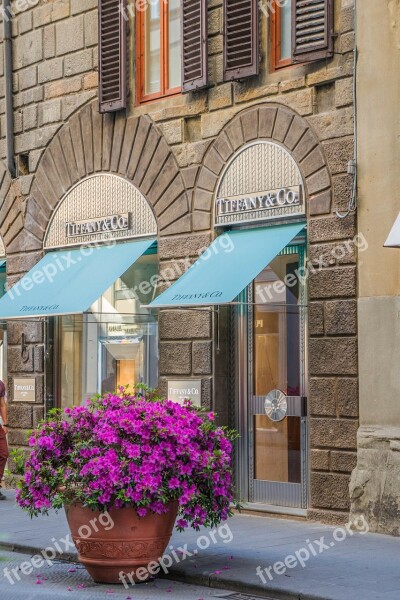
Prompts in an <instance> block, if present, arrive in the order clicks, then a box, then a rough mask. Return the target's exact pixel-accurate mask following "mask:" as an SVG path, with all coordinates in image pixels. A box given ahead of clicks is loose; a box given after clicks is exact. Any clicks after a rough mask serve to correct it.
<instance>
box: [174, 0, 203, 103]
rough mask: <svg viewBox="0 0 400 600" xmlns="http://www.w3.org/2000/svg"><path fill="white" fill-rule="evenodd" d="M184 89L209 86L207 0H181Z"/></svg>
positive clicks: (190, 89)
mask: <svg viewBox="0 0 400 600" xmlns="http://www.w3.org/2000/svg"><path fill="white" fill-rule="evenodd" d="M181 10H182V19H181V21H182V91H183V92H191V91H193V90H198V89H201V88H204V87H206V86H207V79H208V77H207V73H208V64H207V35H208V25H207V1H206V0H181Z"/></svg>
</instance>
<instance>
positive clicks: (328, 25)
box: [292, 0, 334, 63]
mask: <svg viewBox="0 0 400 600" xmlns="http://www.w3.org/2000/svg"><path fill="white" fill-rule="evenodd" d="M333 9H334V7H333V0H293V12H292V46H293V57H292V58H293V62H294V63H302V62H312V61H315V60H321V59H323V58H330V57H331V56H333V42H334V12H333Z"/></svg>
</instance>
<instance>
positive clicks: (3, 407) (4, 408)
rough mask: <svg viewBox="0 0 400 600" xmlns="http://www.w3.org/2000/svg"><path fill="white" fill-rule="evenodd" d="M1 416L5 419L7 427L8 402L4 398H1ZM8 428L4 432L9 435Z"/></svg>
mask: <svg viewBox="0 0 400 600" xmlns="http://www.w3.org/2000/svg"><path fill="white" fill-rule="evenodd" d="M0 415H1V418H2V419H3V423H4V424H5V425H7V423H8V421H7V403H6V400H5V398H4V396H2V397H1V398H0ZM7 430H8V428H7V427H4V431H5V432H6V433H7Z"/></svg>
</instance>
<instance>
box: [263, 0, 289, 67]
mask: <svg viewBox="0 0 400 600" xmlns="http://www.w3.org/2000/svg"><path fill="white" fill-rule="evenodd" d="M281 10H282V7H281V6H280V4H278V3H277V2H276V0H275V2H274V3H273V5H272V9H271V11H270V32H269V35H270V43H269V47H270V57H271V60H270V70H271V72H274V71H279V70H280V69H284V68H285V67H291V66H293V65H294V64H295V63H294V62H293V50H292V55H291V56H290V58H284V59H282V58H281ZM289 35H290V39H292V30H291V29H290V32H289Z"/></svg>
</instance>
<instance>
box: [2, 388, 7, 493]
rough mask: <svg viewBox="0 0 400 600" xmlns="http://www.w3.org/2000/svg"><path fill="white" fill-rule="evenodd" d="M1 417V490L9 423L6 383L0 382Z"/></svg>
mask: <svg viewBox="0 0 400 600" xmlns="http://www.w3.org/2000/svg"><path fill="white" fill-rule="evenodd" d="M0 416H1V419H2V421H3V425H2V426H1V425H0V488H1V480H2V479H3V475H4V469H5V467H6V462H7V459H8V445H7V437H6V436H7V433H8V421H7V404H6V386H5V385H4V382H3V381H1V380H0ZM0 500H6V496H5V495H4V494H2V493H1V490H0Z"/></svg>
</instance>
